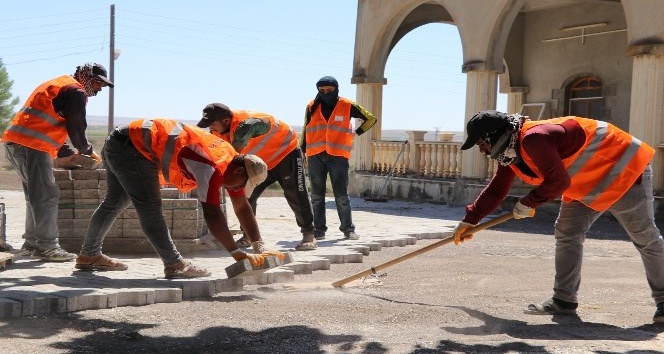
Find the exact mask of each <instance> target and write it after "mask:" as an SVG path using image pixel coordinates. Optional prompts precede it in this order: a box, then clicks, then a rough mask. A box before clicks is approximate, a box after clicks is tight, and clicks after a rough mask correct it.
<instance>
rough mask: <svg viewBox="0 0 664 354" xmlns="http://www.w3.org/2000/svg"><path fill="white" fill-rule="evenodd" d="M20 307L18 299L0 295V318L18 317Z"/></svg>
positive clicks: (21, 305)
mask: <svg viewBox="0 0 664 354" xmlns="http://www.w3.org/2000/svg"><path fill="white" fill-rule="evenodd" d="M22 307H23V304H21V302H20V301H16V300H12V299H7V298H4V297H0V318H11V317H20V316H21V311H22Z"/></svg>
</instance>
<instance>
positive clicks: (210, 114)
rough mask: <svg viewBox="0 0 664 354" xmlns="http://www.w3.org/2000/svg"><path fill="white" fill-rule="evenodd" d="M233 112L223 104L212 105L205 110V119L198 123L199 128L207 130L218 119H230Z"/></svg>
mask: <svg viewBox="0 0 664 354" xmlns="http://www.w3.org/2000/svg"><path fill="white" fill-rule="evenodd" d="M232 116H233V112H231V109H230V108H228V106H226V105H225V104H223V103H210V104H209V105H207V106H205V108H203V118H201V120H200V121H198V124H196V126H198V127H199V128H207V127H209V126H210V125H212V123H213V122H214V121H215V120H217V119H223V118H230V117H232Z"/></svg>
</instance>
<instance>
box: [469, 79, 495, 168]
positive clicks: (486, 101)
mask: <svg viewBox="0 0 664 354" xmlns="http://www.w3.org/2000/svg"><path fill="white" fill-rule="evenodd" d="M466 74H467V82H466V116H465V117H464V122H465V123H468V120H470V118H472V116H473V115H474V114H475V113H477V112H479V111H481V110H486V109H496V95H497V86H498V73H497V72H495V71H488V70H476V71H468V72H466ZM464 132H465V124H464ZM465 135H466V136H467V135H468V134H467V133H466V134H465ZM486 168H487V166H486V156H484V155H483V154H481V153H480V150H479V149H478V148H476V147H474V148H472V149H468V150H465V151H463V158H462V160H461V176H462V177H468V178H478V179H484V178H485V176H486Z"/></svg>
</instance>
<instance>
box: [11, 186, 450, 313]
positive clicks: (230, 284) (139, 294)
mask: <svg viewBox="0 0 664 354" xmlns="http://www.w3.org/2000/svg"><path fill="white" fill-rule="evenodd" d="M2 197H3V202H4V203H5V205H6V214H7V242H8V243H9V244H10V245H12V246H14V248H20V247H21V245H22V244H23V240H22V239H21V235H22V234H23V231H24V230H23V228H24V222H25V202H24V200H23V193H22V192H20V191H2ZM332 200H333V199H332V198H330V200H329V201H330V202H332ZM258 204H259V207H258V215H257V221H258V225H259V227H260V230H261V234H262V236H263V239H264V240H265V241H266V244H267V245H268V246H269V247H270V248H273V249H278V250H280V251H282V252H285V253H286V259H284V260H283V261H279V260H278V259H277V258H276V257H270V260H269V261H268V266H267V267H266V268H265V269H253V267H251V265H250V264H249V265H248V266H247V264H248V261H246V263H247V264H244V263H243V262H235V260H234V259H233V258H232V257H231V256H230V255H229V254H228V253H227V252H226V251H225V250H222V249H219V248H214V246H215V245H214V244H210V246H211V247H203V246H202V245H199V248H198V249H201V248H202V249H203V250H202V251H198V250H196V251H191V250H189V249H186V248H184V247H183V248H182V249H180V251H181V253H183V255H184V257H185V258H186V259H187V260H189V261H191V262H193V263H195V264H197V265H200V266H203V267H206V268H208V269H210V270H211V272H212V275H211V276H210V277H208V278H202V279H185V280H182V279H178V280H166V279H164V278H163V264H162V262H161V260H160V259H159V258H158V257H157V255H156V253H154V252H148V253H134V254H130V253H126V252H113V251H112V250H106V249H105V252H108V254H109V255H110V256H111V257H115V258H118V259H120V260H122V261H123V262H125V263H127V264H128V266H129V269H128V270H127V271H123V272H84V271H78V270H75V269H74V262H63V263H45V262H41V261H39V260H36V259H33V258H30V257H26V256H15V255H12V256H14V258H13V260H12V261H13V263H12V264H11V266H8V267H6V268H5V269H2V270H0V290H1V291H0V318H9V317H19V316H29V315H35V314H45V313H60V312H71V311H80V310H87V309H103V308H113V307H122V306H149V305H150V304H153V303H160V302H180V301H187V300H189V299H200V298H209V297H211V296H213V295H215V294H217V293H219V292H233V291H240V290H242V288H243V286H244V285H247V284H271V283H282V282H289V281H292V280H293V278H294V274H296V273H297V274H311V273H312V272H316V271H334V267H333V266H331V264H336V263H349V262H352V263H362V262H364V258H365V257H367V256H369V257H370V255H371V252H380V250H381V249H382V248H384V247H402V246H405V245H412V244H415V243H416V242H417V240H418V239H429V238H445V237H447V236H449V232H450V231H451V230H452V228H453V227H454V226H455V225H456V223H457V220H459V219H460V217H461V215H460V214H459V212H460V209H459V208H446V207H445V206H440V205H431V204H418V203H411V202H399V201H389V202H387V203H368V202H365V201H363V200H362V199H355V198H353V199H352V205H353V222H354V223H355V225H356V227H357V229H356V232H357V233H358V234H359V235H360V239H359V240H354V241H350V240H344V238H343V234H342V233H341V232H340V231H338V225H339V220H338V216H337V214H336V210H335V209H334V207H333V205H334V204H333V203H329V205H332V207H331V208H330V207H328V209H327V220H328V227H329V230H328V232H327V235H326V236H327V237H326V239H325V240H321V241H319V242H318V245H319V247H318V249H316V250H313V251H294V248H295V246H296V245H297V244H298V242H300V241H301V234H300V231H299V227H298V226H297V224H296V223H295V219H294V218H293V216H292V215H293V214H292V211H291V210H290V208H289V207H288V204H287V203H286V200H285V199H284V198H282V197H270V198H261V199H259V201H258ZM83 211H84V210H74V213H77V212H78V213H79V214H80V215H79V216H81V217H84V216H85V217H89V215H88V214H91V213H92V211H93V209H90V210H85V212H89V213H87V214H85V215H83V214H82V213H83ZM132 211H133V210H131V209H128V211H125V212H129V213H131V212H132ZM173 217H174V218H176V217H183V216H182V215H178V214H177V211H174V214H173ZM228 223H229V226H230V228H231V229H239V222H238V221H237V219H236V218H235V216H234V215H233V214H232V212H231V214H230V215H229V217H228ZM116 225H120V226H118V227H120V228H121V227H122V226H121V225H122V223H121V222H120V223H116ZM111 231H113V230H111ZM63 232H64V231H63ZM235 237H236V238H237V237H238V236H235ZM137 240H138V238H137ZM143 240H144V239H143ZM144 241H145V242H147V241H146V240H144ZM192 241H194V240H192ZM79 247H80V245H69V246H68V250H69V251H70V252H75V253H76V252H78V251H79ZM229 268H230V269H231V270H232V271H231V273H227V271H228V269H229ZM240 275H241V276H240Z"/></svg>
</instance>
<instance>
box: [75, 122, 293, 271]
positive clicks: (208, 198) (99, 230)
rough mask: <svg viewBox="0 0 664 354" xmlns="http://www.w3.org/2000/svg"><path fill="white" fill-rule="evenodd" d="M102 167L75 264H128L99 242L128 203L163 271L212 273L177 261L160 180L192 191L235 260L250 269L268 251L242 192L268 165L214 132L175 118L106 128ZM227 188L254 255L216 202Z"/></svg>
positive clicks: (260, 177)
mask: <svg viewBox="0 0 664 354" xmlns="http://www.w3.org/2000/svg"><path fill="white" fill-rule="evenodd" d="M102 156H103V158H104V164H105V166H106V176H107V177H106V183H107V189H106V191H107V192H106V197H105V198H104V200H103V201H102V203H101V205H99V207H98V208H97V210H95V212H94V214H93V215H92V218H91V219H90V224H89V226H88V231H87V233H86V235H85V240H84V242H83V246H82V247H81V253H80V255H79V256H78V258H77V259H76V268H77V269H82V270H126V269H127V265H126V264H124V263H122V262H120V261H117V260H115V259H112V258H110V257H108V256H106V255H104V254H103V253H102V250H101V247H102V243H103V241H104V238H105V237H106V234H107V233H108V230H109V228H110V227H111V226H112V225H113V222H114V221H115V219H116V217H117V216H118V214H120V212H122V210H124V209H125V208H126V207H127V206H128V205H129V203H130V202H131V203H132V204H133V205H134V207H135V208H136V212H137V214H138V218H139V220H140V223H141V228H142V229H143V232H144V233H145V235H146V236H147V238H148V240H149V241H150V243H151V244H152V246H153V247H154V249H155V251H156V252H157V254H159V256H160V257H161V259H162V262H163V263H164V276H165V277H166V278H167V279H172V278H196V277H206V276H208V275H210V272H209V271H207V270H206V269H203V268H200V267H198V266H195V265H193V264H191V263H189V262H186V261H184V260H183V259H182V256H181V255H180V253H179V252H178V251H177V249H176V248H175V245H174V244H173V240H172V239H171V236H170V233H169V230H168V227H167V226H166V222H165V221H164V217H163V215H162V201H161V194H160V180H161V181H164V182H167V183H170V184H172V185H174V186H175V187H176V188H177V189H178V190H180V191H181V192H188V191H191V190H192V189H194V188H197V195H198V199H199V200H200V202H201V205H202V209H203V217H204V218H205V222H206V224H207V226H208V228H209V230H210V232H211V233H212V235H213V236H214V237H215V238H216V239H217V240H218V241H219V242H220V243H221V244H222V245H223V246H224V248H225V249H226V250H227V251H228V252H229V253H230V254H231V255H232V256H233V258H234V259H235V260H238V261H239V260H243V259H248V260H249V261H250V262H251V264H253V265H254V266H259V265H261V264H262V263H263V262H264V261H265V255H268V254H269V255H276V256H278V257H279V258H281V259H283V254H281V253H280V252H272V251H270V250H268V249H267V248H266V246H265V244H264V243H263V241H262V240H261V236H260V232H259V230H258V225H257V224H256V219H255V218H254V214H253V213H252V212H251V207H250V206H249V203H248V202H247V198H246V197H245V193H251V191H252V190H253V189H254V188H255V186H256V185H258V184H260V183H261V182H263V181H264V180H265V177H266V176H267V166H266V165H265V162H263V160H261V159H260V158H259V157H257V156H255V155H238V153H237V152H236V151H235V150H234V149H233V147H232V146H231V145H230V144H228V143H227V142H225V141H223V140H222V139H219V138H218V137H216V136H214V135H212V134H210V133H208V132H206V131H204V130H202V129H199V128H197V127H194V126H189V125H185V124H182V123H179V122H177V121H174V120H168V119H152V120H143V119H139V120H135V121H132V122H131V123H129V124H128V125H122V126H120V127H118V128H116V129H115V130H113V131H112V132H111V134H110V135H109V137H108V139H107V140H106V144H105V145H104V149H103V150H102ZM222 187H224V188H226V189H227V190H228V194H229V196H230V199H231V202H232V204H233V209H234V210H235V213H236V215H237V217H238V220H239V221H240V224H241V225H242V227H243V228H244V229H245V230H246V232H247V235H249V237H250V239H251V241H252V246H253V248H254V252H255V254H247V253H246V252H244V250H242V249H238V248H237V247H236V246H235V242H233V237H232V235H231V233H230V230H229V229H228V224H227V222H226V218H225V216H224V214H223V212H222V210H221V207H220V189H221V188H222Z"/></svg>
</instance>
